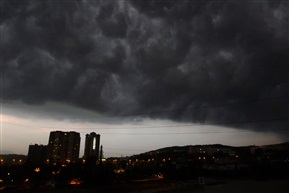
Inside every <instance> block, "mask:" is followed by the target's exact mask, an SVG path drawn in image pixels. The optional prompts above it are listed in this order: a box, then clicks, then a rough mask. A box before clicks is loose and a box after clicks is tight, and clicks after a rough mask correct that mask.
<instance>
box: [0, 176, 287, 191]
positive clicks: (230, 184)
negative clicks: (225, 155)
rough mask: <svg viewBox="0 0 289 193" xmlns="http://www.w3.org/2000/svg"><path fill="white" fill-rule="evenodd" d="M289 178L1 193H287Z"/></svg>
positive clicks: (210, 180) (166, 182)
mask: <svg viewBox="0 0 289 193" xmlns="http://www.w3.org/2000/svg"><path fill="white" fill-rule="evenodd" d="M288 190H289V179H279V180H274V179H271V180H252V179H250V180H249V179H247V180H230V179H222V180H218V179H206V180H205V184H204V185H200V184H199V183H198V181H197V180H191V181H174V182H168V181H161V180H160V181H142V182H134V183H127V184H119V185H111V186H103V187H63V188H58V189H52V188H39V189H9V188H8V189H3V190H1V191H0V192H1V193H2V192H3V193H5V192H6V193H12V192H13V193H14V192H15V193H16V192H19V193H33V192H35V193H36V192H37V193H96V192H97V193H113V192H118V193H157V192H159V193H175V192H176V193H192V192H196V193H199V192H206V193H288Z"/></svg>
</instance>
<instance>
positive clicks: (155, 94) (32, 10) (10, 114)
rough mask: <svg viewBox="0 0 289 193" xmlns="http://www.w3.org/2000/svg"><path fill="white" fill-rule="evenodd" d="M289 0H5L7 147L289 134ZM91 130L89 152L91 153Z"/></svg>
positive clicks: (144, 144)
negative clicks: (68, 138) (54, 139)
mask: <svg viewBox="0 0 289 193" xmlns="http://www.w3.org/2000/svg"><path fill="white" fill-rule="evenodd" d="M288 8H289V5H288V2H286V1H277V2H276V1H254V2H252V1H182V0H180V1H166V0H164V1H153V0H148V1H130V0H128V1H102V0H95V1H94V0H93V1H70V0H68V1H62V0H57V1H41V2H38V1H31V0H23V1H21V2H20V1H8V0H4V1H1V10H0V11H1V21H0V30H1V31H0V32H1V33H0V35H1V38H0V44H1V45H0V63H1V68H0V70H1V72H0V76H1V77H0V78H1V82H0V91H1V93H0V112H1V120H0V154H9V153H17V154H24V155H26V154H27V151H28V147H29V144H31V143H33V144H34V143H36V144H46V143H47V142H48V139H47V136H48V135H49V133H50V132H51V131H55V130H61V131H64V132H67V131H76V132H78V133H80V135H81V136H84V135H85V134H87V133H91V132H95V133H98V134H100V135H101V138H102V139H101V141H102V142H101V144H102V145H103V147H104V148H103V150H104V156H105V157H110V156H112V157H113V156H122V155H123V156H127V155H133V154H138V153H142V152H145V151H148V150H154V149H158V148H162V147H167V146H182V145H195V144H225V145H234V146H243V145H265V144H276V143H282V142H287V141H289V131H288V128H289V120H288V115H289V108H288V107H289V100H288V98H289V90H288V89H289V77H288V72H289V65H288V62H289V58H288V51H289V44H288V40H289V39H288V29H289V26H288ZM84 143H85V142H84V140H82V141H81V144H80V156H82V155H83V154H84V146H85V145H84Z"/></svg>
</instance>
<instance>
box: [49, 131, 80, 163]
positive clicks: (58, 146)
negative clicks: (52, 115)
mask: <svg viewBox="0 0 289 193" xmlns="http://www.w3.org/2000/svg"><path fill="white" fill-rule="evenodd" d="M79 147H80V134H79V133H77V132H74V131H70V132H63V131H52V132H50V136H49V142H48V158H49V160H50V162H62V163H64V162H76V161H78V159H79Z"/></svg>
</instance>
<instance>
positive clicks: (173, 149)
mask: <svg viewBox="0 0 289 193" xmlns="http://www.w3.org/2000/svg"><path fill="white" fill-rule="evenodd" d="M251 147H256V148H262V149H264V148H265V149H289V142H285V143H280V144H270V145H263V146H255V145H249V146H229V145H222V144H205V145H186V146H171V147H164V148H160V149H156V150H152V151H148V152H145V153H141V154H140V155H143V154H156V153H173V152H188V151H189V149H190V148H214V149H217V148H218V149H224V148H230V149H242V148H251Z"/></svg>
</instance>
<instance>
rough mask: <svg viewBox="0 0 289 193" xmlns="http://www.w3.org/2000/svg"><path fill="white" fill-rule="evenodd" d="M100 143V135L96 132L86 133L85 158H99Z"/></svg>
mask: <svg viewBox="0 0 289 193" xmlns="http://www.w3.org/2000/svg"><path fill="white" fill-rule="evenodd" d="M99 144H100V135H99V134H96V133H94V132H92V133H90V134H86V138H85V149H84V158H85V159H88V158H95V159H96V160H98V159H99Z"/></svg>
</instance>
